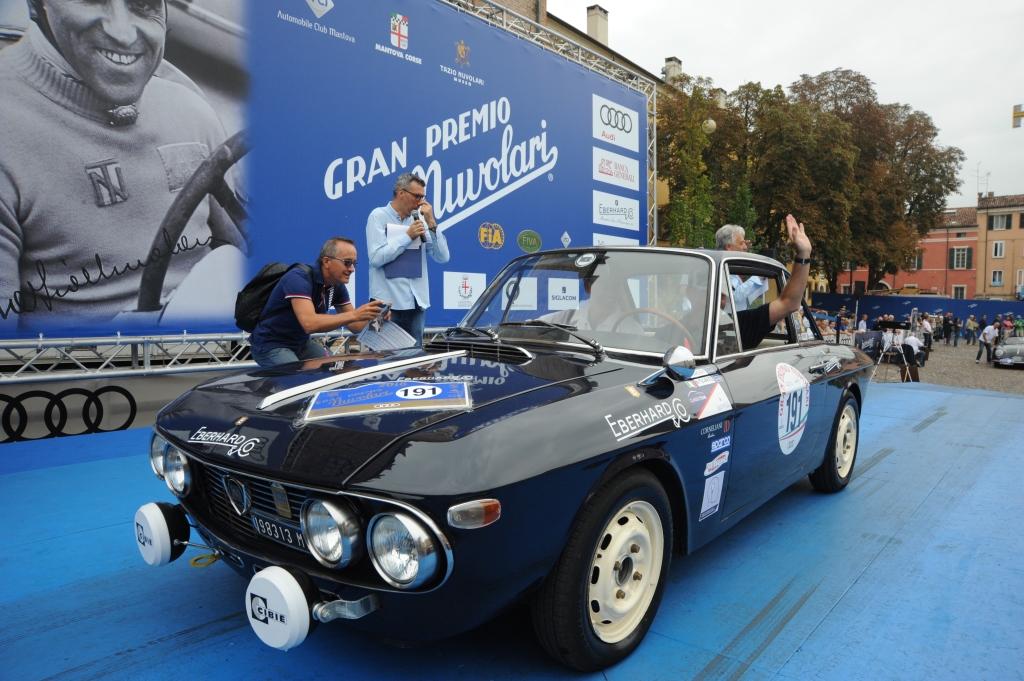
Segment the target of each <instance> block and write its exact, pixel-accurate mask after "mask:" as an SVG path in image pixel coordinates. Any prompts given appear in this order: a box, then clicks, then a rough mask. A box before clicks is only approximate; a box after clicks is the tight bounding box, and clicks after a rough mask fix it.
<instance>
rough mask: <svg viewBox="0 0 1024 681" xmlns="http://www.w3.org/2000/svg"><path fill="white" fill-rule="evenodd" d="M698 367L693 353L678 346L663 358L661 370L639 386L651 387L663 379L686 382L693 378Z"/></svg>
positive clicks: (670, 349) (669, 350)
mask: <svg viewBox="0 0 1024 681" xmlns="http://www.w3.org/2000/svg"><path fill="white" fill-rule="evenodd" d="M696 366H697V362H696V360H695V359H694V358H693V353H692V352H690V351H689V350H688V349H686V348H684V347H683V346H682V345H677V346H675V347H674V348H669V349H668V351H667V352H665V355H664V356H663V357H662V358H661V368H660V369H658V370H657V371H655V372H654V373H653V374H651V375H650V376H648V377H647V378H645V379H643V380H641V381H640V382H639V383H638V384H637V385H639V386H641V387H650V386H652V385H654V384H656V383H657V382H658V381H660V380H661V379H663V378H671V379H672V380H675V381H685V380H686V379H688V378H690V377H691V376H693V370H694V367H696Z"/></svg>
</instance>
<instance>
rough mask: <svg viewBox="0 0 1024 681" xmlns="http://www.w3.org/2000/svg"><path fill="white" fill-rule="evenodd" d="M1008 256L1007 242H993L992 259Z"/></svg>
mask: <svg viewBox="0 0 1024 681" xmlns="http://www.w3.org/2000/svg"><path fill="white" fill-rule="evenodd" d="M1005 255H1006V242H1005V241H993V242H992V257H993V258H1002V257H1004V256H1005Z"/></svg>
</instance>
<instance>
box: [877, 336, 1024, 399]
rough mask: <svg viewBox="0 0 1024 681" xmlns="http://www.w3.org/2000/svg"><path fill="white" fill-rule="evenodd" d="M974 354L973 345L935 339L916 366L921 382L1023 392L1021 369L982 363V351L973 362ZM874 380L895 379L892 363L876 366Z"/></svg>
mask: <svg viewBox="0 0 1024 681" xmlns="http://www.w3.org/2000/svg"><path fill="white" fill-rule="evenodd" d="M977 354H978V346H977V345H964V344H963V343H960V344H959V345H958V346H957V347H953V345H945V344H944V343H942V341H937V342H935V343H934V344H933V345H932V352H931V355H930V356H929V358H928V361H927V362H926V363H925V366H924V368H923V369H919V370H918V373H919V374H920V377H921V382H922V383H935V384H938V385H952V386H956V387H958V388H977V389H979V390H994V391H997V392H1004V393H1014V394H1016V395H1024V369H1017V368H1009V369H1006V368H1002V367H996V366H993V365H991V364H986V363H985V354H984V352H982V355H981V363H980V364H975V363H974V358H975V356H977ZM874 380H876V381H879V382H883V383H892V382H896V381H899V380H900V375H899V371H898V370H897V369H896V367H895V366H890V367H886V366H884V365H883V366H879V367H878V369H877V370H876V371H875V379H874Z"/></svg>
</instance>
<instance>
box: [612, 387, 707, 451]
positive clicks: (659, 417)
mask: <svg viewBox="0 0 1024 681" xmlns="http://www.w3.org/2000/svg"><path fill="white" fill-rule="evenodd" d="M604 420H605V421H607V422H608V427H609V428H611V431H612V435H613V436H615V441H616V442H622V441H623V440H625V439H626V438H628V437H632V436H633V435H636V434H637V433H641V432H643V431H645V430H647V429H649V428H653V427H654V426H656V425H658V424H659V423H664V422H665V421H672V425H673V426H674V427H676V428H678V427H679V426H680V424H683V423H686V422H688V421H689V420H690V412H688V411H687V410H686V405H685V404H684V403H683V401H682V400H681V399H679V398H678V397H673V398H672V399H671V400H663V401H661V402H658V403H657V404H655V405H652V406H650V407H648V408H647V409H642V410H640V411H635V412H633V413H632V414H627V415H626V416H621V417H618V418H616V417H614V416H612V415H611V414H605V417H604Z"/></svg>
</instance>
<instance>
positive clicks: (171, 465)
mask: <svg viewBox="0 0 1024 681" xmlns="http://www.w3.org/2000/svg"><path fill="white" fill-rule="evenodd" d="M164 481H165V482H166V483H167V487H168V488H170V490H171V491H172V492H174V494H175V495H177V496H179V497H183V496H185V495H186V494H188V488H189V485H190V484H191V483H192V473H191V472H190V471H189V469H188V458H187V457H186V456H185V454H184V453H183V452H182V451H181V450H180V449H177V448H176V447H168V448H167V454H166V455H165V456H164Z"/></svg>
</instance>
